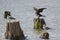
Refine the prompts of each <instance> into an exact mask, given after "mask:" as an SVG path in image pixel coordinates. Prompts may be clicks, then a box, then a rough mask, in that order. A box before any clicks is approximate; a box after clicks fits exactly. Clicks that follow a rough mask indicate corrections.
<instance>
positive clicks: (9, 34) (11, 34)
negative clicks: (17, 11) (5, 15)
mask: <svg viewBox="0 0 60 40" xmlns="http://www.w3.org/2000/svg"><path fill="white" fill-rule="evenodd" d="M5 38H6V39H14V40H19V39H22V38H24V34H23V31H22V29H21V27H20V23H19V21H18V20H11V21H9V22H7V24H6V32H5Z"/></svg>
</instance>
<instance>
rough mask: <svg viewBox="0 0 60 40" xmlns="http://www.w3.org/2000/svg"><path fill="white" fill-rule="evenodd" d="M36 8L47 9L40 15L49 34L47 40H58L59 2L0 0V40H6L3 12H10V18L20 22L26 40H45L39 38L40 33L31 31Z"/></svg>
mask: <svg viewBox="0 0 60 40" xmlns="http://www.w3.org/2000/svg"><path fill="white" fill-rule="evenodd" d="M33 7H36V8H43V7H45V8H47V9H46V10H44V11H43V13H42V15H45V16H46V17H45V18H44V19H45V21H46V24H47V26H48V27H50V28H52V29H51V30H47V32H48V33H49V34H50V37H49V38H50V39H49V40H60V0H0V40H6V39H5V38H4V37H5V36H4V33H5V30H6V27H5V26H6V25H5V23H6V20H5V19H4V18H3V13H4V11H6V10H7V11H10V12H11V14H12V16H13V17H15V18H17V19H18V20H20V23H21V24H20V25H21V28H22V30H23V31H24V34H25V36H27V39H28V40H45V39H41V38H40V33H39V32H37V31H34V29H33V19H34V17H35V11H34V10H33Z"/></svg>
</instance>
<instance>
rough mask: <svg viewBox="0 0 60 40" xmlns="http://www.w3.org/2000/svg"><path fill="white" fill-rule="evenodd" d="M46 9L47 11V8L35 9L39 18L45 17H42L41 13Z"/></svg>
mask: <svg viewBox="0 0 60 40" xmlns="http://www.w3.org/2000/svg"><path fill="white" fill-rule="evenodd" d="M44 9H47V8H40V9H37V8H35V7H34V10H35V11H36V14H37V15H38V16H39V17H41V16H43V17H45V16H44V15H41V14H40V13H41V12H43V10H44Z"/></svg>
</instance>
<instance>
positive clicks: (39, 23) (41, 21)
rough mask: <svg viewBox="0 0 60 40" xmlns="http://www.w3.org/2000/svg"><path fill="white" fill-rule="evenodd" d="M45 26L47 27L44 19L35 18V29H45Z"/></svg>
mask: <svg viewBox="0 0 60 40" xmlns="http://www.w3.org/2000/svg"><path fill="white" fill-rule="evenodd" d="M43 25H46V23H45V20H44V19H38V18H34V29H43Z"/></svg>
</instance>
